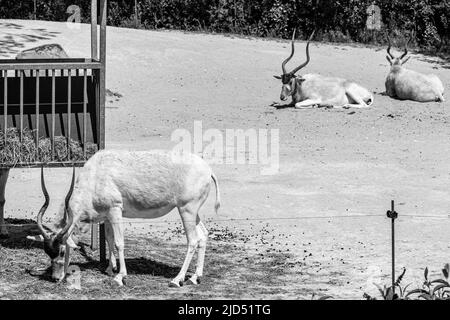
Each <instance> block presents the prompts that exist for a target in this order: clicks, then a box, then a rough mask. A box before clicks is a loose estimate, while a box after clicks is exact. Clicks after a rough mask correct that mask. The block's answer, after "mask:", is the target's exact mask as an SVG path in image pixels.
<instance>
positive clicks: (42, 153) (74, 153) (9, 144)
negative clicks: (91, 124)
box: [0, 128, 97, 167]
mask: <svg viewBox="0 0 450 320" xmlns="http://www.w3.org/2000/svg"><path fill="white" fill-rule="evenodd" d="M0 150H1V152H0V164H2V166H5V167H14V166H15V164H17V163H34V162H44V163H46V162H50V161H57V162H62V161H80V160H84V155H83V146H82V144H81V143H80V142H79V141H75V140H72V139H71V140H70V141H68V140H67V138H66V137H63V136H56V137H55V158H54V159H52V143H51V140H50V139H49V138H40V139H39V144H38V145H37V146H36V131H35V130H28V129H26V130H23V131H22V140H21V139H20V130H19V129H17V128H9V129H7V132H6V139H5V133H4V132H3V131H1V132H0ZM69 151H70V157H69ZM95 152H97V146H96V145H95V144H94V143H87V144H86V157H87V158H89V157H91V156H92V155H93V154H94V153H95Z"/></svg>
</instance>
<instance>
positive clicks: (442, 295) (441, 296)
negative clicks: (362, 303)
mask: <svg viewBox="0 0 450 320" xmlns="http://www.w3.org/2000/svg"><path fill="white" fill-rule="evenodd" d="M405 272H406V269H405V268H404V269H403V272H402V273H401V275H400V276H399V277H398V278H397V280H396V281H395V283H394V287H396V288H398V291H397V292H398V294H397V293H395V294H394V291H393V290H392V286H386V285H383V286H380V285H378V284H375V286H376V287H377V288H378V291H379V292H380V295H381V297H382V298H383V300H411V299H425V300H450V284H449V282H448V278H449V274H450V265H449V264H448V263H447V264H445V266H444V268H443V269H442V274H443V276H444V278H443V279H435V280H430V279H429V277H428V274H429V271H428V267H427V268H425V270H424V274H423V275H424V282H423V284H422V287H421V288H416V289H412V290H410V291H407V289H408V287H409V286H410V285H411V284H408V285H406V286H402V285H401V282H402V280H403V277H404V275H405ZM363 298H364V299H366V300H377V299H376V298H375V297H372V296H370V295H369V294H367V293H364V294H363Z"/></svg>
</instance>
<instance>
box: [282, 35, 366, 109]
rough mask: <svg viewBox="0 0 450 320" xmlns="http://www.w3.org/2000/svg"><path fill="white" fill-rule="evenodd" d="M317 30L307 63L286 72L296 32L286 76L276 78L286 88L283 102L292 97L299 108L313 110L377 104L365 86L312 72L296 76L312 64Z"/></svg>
mask: <svg viewBox="0 0 450 320" xmlns="http://www.w3.org/2000/svg"><path fill="white" fill-rule="evenodd" d="M313 36H314V31H313V33H312V34H311V36H310V37H309V39H308V42H307V44H306V62H304V63H302V64H301V65H299V66H298V67H297V68H295V69H294V70H292V71H291V72H287V71H286V63H288V62H289V60H291V59H292V57H293V56H294V42H295V41H294V39H295V30H294V33H293V35H292V41H291V55H290V56H289V57H288V58H287V59H286V60H284V61H283V63H282V64H281V68H282V70H283V74H282V75H281V76H274V77H275V78H276V79H281V82H282V83H283V87H282V89H281V94H280V99H281V100H283V101H286V100H287V98H288V97H289V96H291V97H292V102H293V103H294V104H295V107H296V108H311V107H313V106H330V105H331V106H333V107H334V108H350V107H353V108H367V107H369V106H370V105H371V104H372V103H373V95H372V93H370V92H369V91H368V90H367V89H365V88H363V87H362V86H360V85H358V84H356V83H354V82H352V81H348V80H345V79H342V78H336V77H324V76H321V75H319V74H313V73H308V74H305V75H302V76H299V75H296V73H297V72H298V71H299V70H300V69H302V68H304V67H305V66H306V65H307V64H308V63H309V60H310V58H309V43H310V41H311V39H312V37H313Z"/></svg>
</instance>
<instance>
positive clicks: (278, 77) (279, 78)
mask: <svg viewBox="0 0 450 320" xmlns="http://www.w3.org/2000/svg"><path fill="white" fill-rule="evenodd" d="M273 77H274V78H275V79H278V80H281V77H280V76H273Z"/></svg>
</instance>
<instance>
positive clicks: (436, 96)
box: [385, 35, 445, 102]
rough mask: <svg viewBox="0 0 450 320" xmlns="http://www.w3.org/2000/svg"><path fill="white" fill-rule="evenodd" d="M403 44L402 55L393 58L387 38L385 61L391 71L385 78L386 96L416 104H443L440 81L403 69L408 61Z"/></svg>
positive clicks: (431, 75)
mask: <svg viewBox="0 0 450 320" xmlns="http://www.w3.org/2000/svg"><path fill="white" fill-rule="evenodd" d="M411 38H412V35H411V37H410V38H409V40H408V42H407V43H406V44H405V48H404V52H403V54H402V55H400V56H398V57H395V56H394V55H392V53H391V40H390V39H389V37H388V42H389V46H388V48H387V50H386V51H387V53H388V55H387V56H386V59H387V61H388V62H389V64H390V65H391V69H390V70H389V73H388V75H387V77H386V82H385V86H386V94H387V95H388V96H390V97H392V98H398V99H401V100H413V101H418V102H430V101H439V102H444V101H445V100H444V86H443V85H442V82H441V80H440V79H439V78H438V77H437V76H436V75H434V74H429V75H426V74H422V73H419V72H416V71H413V70H409V69H406V68H404V67H403V65H404V64H405V63H406V62H407V61H408V60H409V58H410V57H407V54H408V48H407V47H408V43H409V42H410V41H411Z"/></svg>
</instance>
